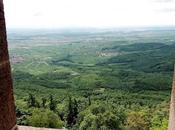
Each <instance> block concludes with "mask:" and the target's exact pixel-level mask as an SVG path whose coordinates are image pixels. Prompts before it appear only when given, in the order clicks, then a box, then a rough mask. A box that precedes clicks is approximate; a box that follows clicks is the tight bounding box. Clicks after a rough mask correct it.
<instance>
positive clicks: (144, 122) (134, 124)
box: [126, 112, 150, 130]
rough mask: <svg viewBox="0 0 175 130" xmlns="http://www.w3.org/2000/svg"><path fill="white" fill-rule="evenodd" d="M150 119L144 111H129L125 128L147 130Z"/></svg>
mask: <svg viewBox="0 0 175 130" xmlns="http://www.w3.org/2000/svg"><path fill="white" fill-rule="evenodd" d="M149 129H150V120H149V119H148V116H147V115H146V114H145V113H144V112H131V113H129V114H128V118H127V125H126V130H149Z"/></svg>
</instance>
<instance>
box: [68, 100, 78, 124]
mask: <svg viewBox="0 0 175 130" xmlns="http://www.w3.org/2000/svg"><path fill="white" fill-rule="evenodd" d="M77 117H78V103H77V100H76V99H74V102H73V101H72V98H71V97H69V104H68V115H67V124H68V127H72V126H73V125H75V124H76V120H77Z"/></svg>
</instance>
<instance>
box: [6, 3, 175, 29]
mask: <svg viewBox="0 0 175 130" xmlns="http://www.w3.org/2000/svg"><path fill="white" fill-rule="evenodd" d="M4 6H5V14H6V23H7V27H8V28H76V27H78V28H82V27H83V28H88V27H92V28H94V27H95V28H107V27H137V26H140V27H142V26H175V17H173V16H174V15H175V0H74V1H70V0H13V1H11V0H4Z"/></svg>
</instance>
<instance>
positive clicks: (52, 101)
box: [8, 28, 175, 130]
mask: <svg viewBox="0 0 175 130" xmlns="http://www.w3.org/2000/svg"><path fill="white" fill-rule="evenodd" d="M8 33H9V34H8V36H9V37H8V41H9V52H10V60H11V66H12V75H13V84H14V94H15V100H16V114H17V123H18V124H19V125H29V126H35V127H48V128H66V129H69V130H167V127H168V118H169V102H170V94H171V87H172V76H173V69H174V63H175V42H174V41H175V37H174V35H175V29H169V28H146V29H138V30H132V29H131V30H127V29H123V30H117V29H116V30H110V29H99V30H93V29H92V30H91V29H89V30H88V29H87V30H83V29H82V30H81V29H79V30H78V29H77V30H37V31H36V30H9V32H8Z"/></svg>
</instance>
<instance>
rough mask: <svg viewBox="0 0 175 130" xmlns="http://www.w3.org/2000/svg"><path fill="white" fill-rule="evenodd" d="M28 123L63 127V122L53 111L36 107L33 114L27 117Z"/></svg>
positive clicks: (36, 125)
mask: <svg viewBox="0 0 175 130" xmlns="http://www.w3.org/2000/svg"><path fill="white" fill-rule="evenodd" d="M27 121H28V124H29V125H31V126H35V127H48V128H62V127H63V122H62V121H61V120H60V118H59V116H58V115H57V114H55V113H54V112H53V111H50V110H47V109H38V108H37V109H34V110H33V112H32V116H30V117H28V118H27Z"/></svg>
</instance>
